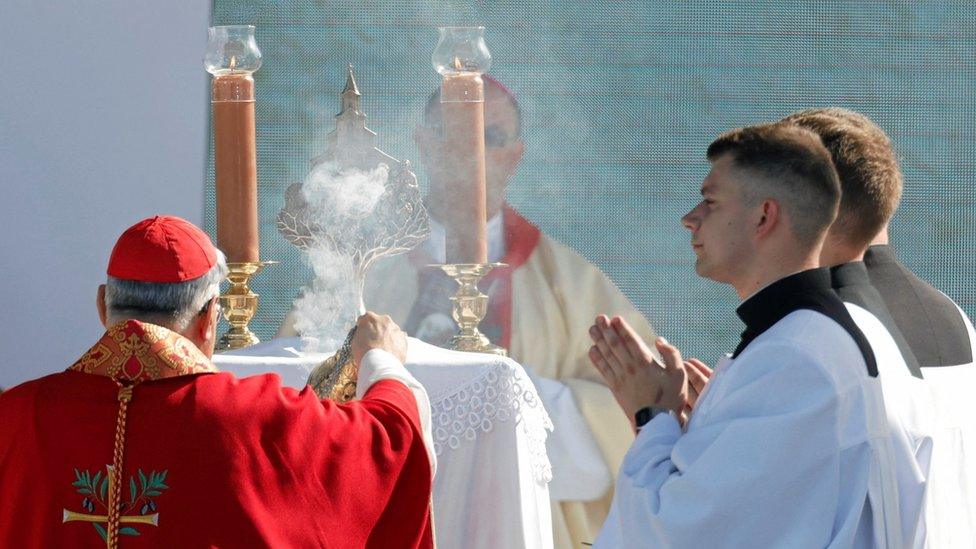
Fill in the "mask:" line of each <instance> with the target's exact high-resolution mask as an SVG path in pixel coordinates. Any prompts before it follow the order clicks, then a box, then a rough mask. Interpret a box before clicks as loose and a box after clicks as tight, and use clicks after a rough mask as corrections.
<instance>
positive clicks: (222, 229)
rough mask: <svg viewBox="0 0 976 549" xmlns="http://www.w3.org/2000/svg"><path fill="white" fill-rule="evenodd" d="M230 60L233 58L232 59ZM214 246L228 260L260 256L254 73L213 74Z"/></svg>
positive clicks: (248, 260) (249, 260)
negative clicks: (215, 192) (215, 190)
mask: <svg viewBox="0 0 976 549" xmlns="http://www.w3.org/2000/svg"><path fill="white" fill-rule="evenodd" d="M231 65H233V61H232V63H231ZM211 105H212V107H213V131H214V172H215V174H216V187H217V212H216V213H217V247H219V248H220V249H221V250H223V252H224V253H225V254H227V261H229V262H232V263H241V262H256V261H259V251H258V167H257V145H256V142H255V135H256V134H255V127H254V79H253V78H252V77H251V74H250V72H235V71H234V70H233V68H232V70H231V71H230V72H227V73H225V74H221V75H219V76H215V77H214V79H213V95H212V97H211Z"/></svg>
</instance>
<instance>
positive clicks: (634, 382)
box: [589, 315, 711, 424]
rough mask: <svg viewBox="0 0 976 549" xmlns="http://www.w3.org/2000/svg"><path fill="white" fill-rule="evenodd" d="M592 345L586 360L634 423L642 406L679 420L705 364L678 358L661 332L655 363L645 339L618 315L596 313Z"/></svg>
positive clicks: (701, 382)
mask: <svg viewBox="0 0 976 549" xmlns="http://www.w3.org/2000/svg"><path fill="white" fill-rule="evenodd" d="M590 337H591V338H592V339H593V343H594V345H593V346H592V347H591V348H590V353H589V357H590V361H591V362H593V365H594V366H596V368H597V370H599V371H600V374H601V375H602V376H603V378H604V380H606V382H607V386H608V387H609V388H610V390H611V392H613V395H614V397H615V398H616V399H617V403H618V404H620V407H621V408H623V410H624V413H626V414H627V417H628V418H629V419H630V421H631V423H632V424H633V423H634V415H635V414H636V413H637V411H638V410H640V409H641V408H645V407H648V406H653V407H659V408H667V409H669V410H672V411H673V412H674V413H675V415H676V417H678V418H679V420H680V421H681V423H682V424H684V423H685V422H686V421H687V419H688V416H689V415H690V413H691V411H692V408H693V407H694V405H695V403H696V402H697V400H698V396H699V395H700V394H701V392H702V391H703V390H704V388H705V385H706V383H707V382H708V379H709V377H710V376H711V370H709V368H708V367H707V366H705V365H704V364H703V363H702V362H701V361H699V360H697V359H690V360H687V361H683V360H682V359H681V352H680V351H679V350H678V349H677V348H676V347H675V346H673V345H671V344H670V343H668V342H667V340H665V339H664V338H660V337H659V338H657V341H655V346H656V347H657V350H658V352H659V353H660V354H661V357H662V358H663V359H664V364H663V365H661V364H660V363H659V362H658V361H657V359H656V358H655V356H654V354H653V353H652V352H651V350H650V349H649V348H648V347H647V344H646V343H644V341H643V340H642V339H641V338H640V336H638V335H637V334H636V333H635V332H634V331H633V329H631V327H630V326H629V325H628V324H627V321H625V320H624V319H622V318H620V317H614V318H613V319H612V320H611V319H609V318H608V317H607V316H606V315H600V316H598V317H597V318H596V321H595V323H594V324H593V326H592V327H590Z"/></svg>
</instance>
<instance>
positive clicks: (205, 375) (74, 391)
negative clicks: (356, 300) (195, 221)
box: [0, 216, 434, 548]
mask: <svg viewBox="0 0 976 549" xmlns="http://www.w3.org/2000/svg"><path fill="white" fill-rule="evenodd" d="M225 274H226V264H225V261H224V258H223V254H221V253H220V252H219V251H218V250H217V249H216V248H214V246H213V244H212V243H211V241H210V239H209V238H208V237H207V235H206V233H204V232H203V231H201V230H200V229H198V228H197V227H195V226H193V225H192V224H190V223H189V222H187V221H184V220H182V219H179V218H176V217H165V216H157V217H153V218H150V219H146V220H144V221H140V222H139V223H137V224H136V225H134V226H132V227H131V228H129V229H128V230H126V231H125V233H123V234H122V236H121V237H120V238H119V240H118V242H117V243H116V245H115V248H114V250H113V251H112V255H111V258H110V259H109V264H108V281H107V283H106V284H105V285H103V286H101V287H100V288H99V292H98V310H99V314H100V316H101V319H102V322H103V324H105V326H106V328H107V329H106V332H105V335H104V336H103V337H102V338H101V339H100V340H99V341H98V342H96V343H95V345H94V346H92V348H91V349H90V350H89V351H88V352H87V353H85V354H84V355H83V356H82V357H81V358H80V359H79V360H78V361H77V362H76V363H74V364H73V365H72V366H70V367H69V368H68V370H67V371H65V372H61V373H57V374H53V375H49V376H47V377H43V378H41V379H37V380H34V381H29V382H27V383H24V384H22V385H20V386H17V387H13V388H11V389H9V390H8V391H6V392H4V393H3V394H2V395H0V418H2V420H0V494H2V498H3V501H4V503H3V504H2V512H0V546H2V547H69V546H70V547H105V546H106V545H107V546H108V547H117V546H122V547H126V546H144V547H299V546H303V547H311V546H316V547H375V548H387V547H409V548H428V547H433V542H432V535H431V522H430V495H431V477H432V474H433V465H434V464H433V455H432V453H431V452H430V448H431V446H429V445H428V444H427V443H425V441H429V436H428V435H429V425H428V423H429V415H430V408H429V404H428V400H427V396H426V394H425V392H424V389H423V387H422V386H421V385H420V384H419V383H417V381H416V380H414V378H413V377H412V376H411V375H410V374H409V373H408V372H407V371H406V369H405V368H404V367H403V364H402V362H403V359H404V355H405V354H406V338H405V335H404V334H403V332H401V331H400V330H399V328H397V326H396V325H395V324H394V323H393V322H392V321H390V320H389V318H388V317H380V316H376V315H373V314H371V313H367V314H366V315H364V316H363V317H361V318H360V319H359V322H358V324H357V326H358V330H357V333H356V338H355V340H354V341H353V343H352V348H353V353H354V355H355V357H356V361H357V363H359V364H360V365H361V368H360V372H359V386H358V389H359V391H360V396H361V397H362V398H361V399H360V400H357V401H354V402H351V403H349V404H344V405H337V404H335V403H333V402H331V401H328V400H324V401H320V400H318V399H317V398H316V397H315V395H314V394H313V393H312V391H311V390H309V389H306V390H304V391H302V392H298V391H295V390H292V389H289V388H282V387H281V386H280V383H279V379H278V377H277V376H276V375H273V374H271V375H262V376H254V377H250V378H245V379H236V378H235V377H234V376H233V375H230V374H226V373H220V372H217V371H216V369H215V368H214V366H213V364H212V363H211V361H210V357H211V355H212V353H213V348H214V334H215V328H216V323H217V316H218V314H219V313H218V305H217V295H218V293H219V284H220V282H221V280H223V278H224V276H225Z"/></svg>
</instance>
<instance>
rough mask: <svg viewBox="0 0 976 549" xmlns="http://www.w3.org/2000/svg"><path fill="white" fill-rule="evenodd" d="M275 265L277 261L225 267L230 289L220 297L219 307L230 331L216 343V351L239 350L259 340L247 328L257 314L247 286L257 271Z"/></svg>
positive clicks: (252, 296)
mask: <svg viewBox="0 0 976 549" xmlns="http://www.w3.org/2000/svg"><path fill="white" fill-rule="evenodd" d="M275 263H277V261H254V262H247V263H228V264H227V271H228V272H227V280H228V281H229V282H230V288H228V289H227V291H226V292H224V293H223V294H221V296H220V305H221V307H222V308H223V313H224V319H225V320H227V323H228V324H230V328H229V329H228V330H227V332H226V333H225V334H224V335H222V336H220V339H219V340H218V341H217V350H219V351H231V350H234V349H241V348H243V347H247V346H249V345H254V344H255V343H259V342H260V341H261V340H260V339H258V336H256V335H254V332H252V331H251V330H250V329H249V328H248V327H247V325H248V323H249V322H251V319H252V318H254V314H255V313H256V312H257V311H258V294H256V293H254V292H252V291H251V288H249V287H248V283H249V282H250V281H251V277H252V276H254V275H256V274H258V273H259V272H261V269H264V268H265V267H266V266H268V265H274V264H275Z"/></svg>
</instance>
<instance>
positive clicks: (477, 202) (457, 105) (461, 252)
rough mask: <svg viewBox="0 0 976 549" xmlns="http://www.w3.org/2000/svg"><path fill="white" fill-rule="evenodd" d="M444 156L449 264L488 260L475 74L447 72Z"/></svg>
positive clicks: (479, 91)
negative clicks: (447, 174)
mask: <svg viewBox="0 0 976 549" xmlns="http://www.w3.org/2000/svg"><path fill="white" fill-rule="evenodd" d="M441 115H442V118H441V120H442V121H443V122H442V123H443V128H444V135H443V144H444V155H443V158H445V159H446V161H447V162H450V164H451V165H450V166H449V169H448V170H447V171H448V172H449V176H448V177H449V181H448V182H447V185H446V192H445V195H446V196H444V200H445V201H447V204H448V207H447V208H445V209H444V211H446V212H447V214H446V216H445V219H444V220H443V222H444V231H445V233H446V238H447V263H487V262H488V238H487V231H486V222H487V219H486V205H485V101H484V82H483V81H482V79H481V76H480V75H479V74H477V73H474V72H459V73H454V74H446V75H444V81H443V83H442V85H441Z"/></svg>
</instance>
